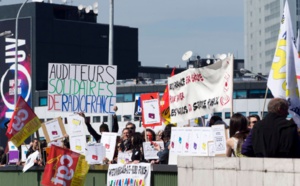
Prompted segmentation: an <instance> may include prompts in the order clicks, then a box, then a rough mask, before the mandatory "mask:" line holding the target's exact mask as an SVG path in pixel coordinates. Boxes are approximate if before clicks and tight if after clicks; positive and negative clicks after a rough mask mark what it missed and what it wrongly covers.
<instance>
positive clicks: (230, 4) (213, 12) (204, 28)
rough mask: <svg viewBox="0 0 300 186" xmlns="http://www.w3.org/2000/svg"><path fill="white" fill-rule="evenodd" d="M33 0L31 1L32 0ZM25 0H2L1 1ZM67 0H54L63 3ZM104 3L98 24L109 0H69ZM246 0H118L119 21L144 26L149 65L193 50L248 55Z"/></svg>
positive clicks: (142, 46) (176, 61) (142, 54)
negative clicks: (244, 30) (244, 4)
mask: <svg viewBox="0 0 300 186" xmlns="http://www.w3.org/2000/svg"><path fill="white" fill-rule="evenodd" d="M29 1H31V0H29ZM22 2H24V1H23V0H1V2H0V5H7V4H15V3H22ZM61 2H62V1H61V0H53V3H57V4H61ZM94 2H98V4H99V15H98V23H108V21H109V2H110V1H109V0H101V1H99V0H98V1H95V0H73V1H72V2H71V0H67V3H68V4H72V5H74V6H78V5H80V4H82V5H92V4H93V3H94ZM243 2H244V1H243V0H227V1H207V0H115V3H114V4H115V14H114V22H115V24H116V25H123V26H129V27H135V28H138V29H139V60H140V61H141V62H142V65H143V66H165V65H166V64H168V65H169V66H170V67H173V66H177V65H181V66H182V67H183V66H185V65H186V64H185V62H183V61H182V60H181V57H182V55H183V54H184V53H185V52H186V51H188V50H192V51H193V52H194V53H196V54H198V55H200V56H201V57H203V58H205V57H206V55H207V54H210V55H213V54H217V53H233V54H234V55H235V58H239V59H242V58H244V36H243V27H244V25H243V22H244V20H243V15H244V13H243V8H244V6H243Z"/></svg>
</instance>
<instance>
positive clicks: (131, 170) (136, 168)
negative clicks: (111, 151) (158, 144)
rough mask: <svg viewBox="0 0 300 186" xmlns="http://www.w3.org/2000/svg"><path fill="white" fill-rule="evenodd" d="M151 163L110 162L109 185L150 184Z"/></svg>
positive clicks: (144, 185) (142, 185)
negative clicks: (123, 163) (122, 163)
mask: <svg viewBox="0 0 300 186" xmlns="http://www.w3.org/2000/svg"><path fill="white" fill-rule="evenodd" d="M150 182H151V164H150V163H138V164H126V165H120V164H110V165H109V168H108V173H107V185H109V186H128V185H141V186H150Z"/></svg>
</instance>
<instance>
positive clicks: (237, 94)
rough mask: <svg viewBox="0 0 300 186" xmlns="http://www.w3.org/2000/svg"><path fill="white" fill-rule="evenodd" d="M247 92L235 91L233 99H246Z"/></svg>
mask: <svg viewBox="0 0 300 186" xmlns="http://www.w3.org/2000/svg"><path fill="white" fill-rule="evenodd" d="M246 98H247V91H246V90H235V91H233V99H246Z"/></svg>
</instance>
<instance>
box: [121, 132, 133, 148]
mask: <svg viewBox="0 0 300 186" xmlns="http://www.w3.org/2000/svg"><path fill="white" fill-rule="evenodd" d="M131 136H132V131H131V130H130V129H128V128H124V129H123V131H122V136H121V143H120V147H119V151H122V152H125V151H128V150H131V149H132V145H131V141H130V140H131Z"/></svg>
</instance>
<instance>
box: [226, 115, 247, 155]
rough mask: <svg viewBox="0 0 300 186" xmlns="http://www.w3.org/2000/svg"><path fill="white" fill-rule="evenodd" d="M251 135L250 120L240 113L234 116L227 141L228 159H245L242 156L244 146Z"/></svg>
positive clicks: (231, 119)
mask: <svg viewBox="0 0 300 186" xmlns="http://www.w3.org/2000/svg"><path fill="white" fill-rule="evenodd" d="M248 134H249V129H248V120H247V118H246V117H245V116H243V115H242V114H240V113H236V114H233V115H232V117H231V118H230V126H229V135H230V138H229V139H227V141H226V146H227V152H226V155H227V157H231V156H232V154H233V155H234V156H235V157H245V156H244V155H242V154H241V149H242V145H243V143H244V141H245V139H246V137H247V136H248Z"/></svg>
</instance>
